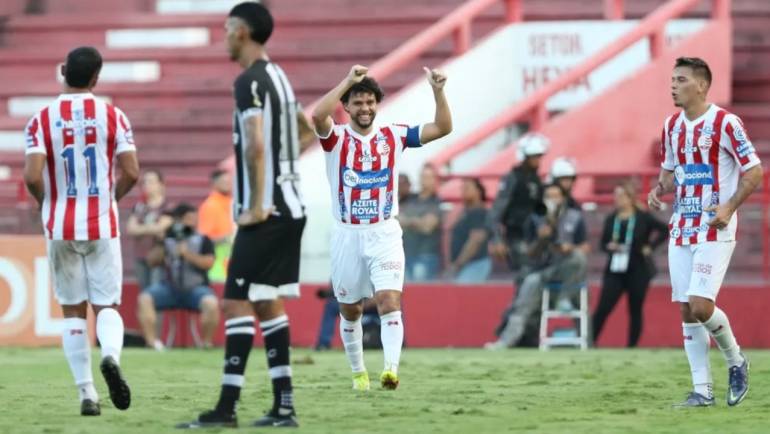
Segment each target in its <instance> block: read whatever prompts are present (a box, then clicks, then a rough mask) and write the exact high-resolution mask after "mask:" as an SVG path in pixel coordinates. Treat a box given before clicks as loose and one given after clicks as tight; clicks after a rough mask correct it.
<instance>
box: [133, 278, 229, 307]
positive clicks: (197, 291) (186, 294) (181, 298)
mask: <svg viewBox="0 0 770 434" xmlns="http://www.w3.org/2000/svg"><path fill="white" fill-rule="evenodd" d="M144 292H145V293H147V294H150V295H151V296H152V299H153V302H154V303H155V309H156V310H168V309H187V310H194V311H199V310H200V305H201V300H202V299H203V297H205V296H207V295H214V291H213V290H212V289H211V288H209V287H208V286H205V285H201V286H196V287H195V288H193V289H190V290H187V291H177V290H175V289H174V288H172V287H171V286H170V285H168V284H166V283H164V282H160V283H156V284H154V285H150V286H149V287H148V288H147V289H145V290H144Z"/></svg>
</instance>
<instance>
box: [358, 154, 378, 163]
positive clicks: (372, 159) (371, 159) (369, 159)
mask: <svg viewBox="0 0 770 434" xmlns="http://www.w3.org/2000/svg"><path fill="white" fill-rule="evenodd" d="M358 161H359V162H361V163H374V162H375V161H377V156H376V155H372V154H369V155H362V156H360V157H358Z"/></svg>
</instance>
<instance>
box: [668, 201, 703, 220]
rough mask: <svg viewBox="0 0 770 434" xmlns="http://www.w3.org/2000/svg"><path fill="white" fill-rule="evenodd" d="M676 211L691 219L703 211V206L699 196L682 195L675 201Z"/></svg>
mask: <svg viewBox="0 0 770 434" xmlns="http://www.w3.org/2000/svg"><path fill="white" fill-rule="evenodd" d="M675 206H676V212H677V213H678V214H679V215H680V216H681V217H682V218H686V219H692V218H696V217H700V215H701V214H702V213H703V206H702V203H701V198H699V197H682V198H679V199H678V200H677V201H676V204H675Z"/></svg>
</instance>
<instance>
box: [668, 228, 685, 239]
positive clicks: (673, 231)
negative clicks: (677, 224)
mask: <svg viewBox="0 0 770 434" xmlns="http://www.w3.org/2000/svg"><path fill="white" fill-rule="evenodd" d="M669 234H670V235H671V238H679V237H680V236H681V235H682V230H681V229H679V228H673V229H671V232H670V233H669Z"/></svg>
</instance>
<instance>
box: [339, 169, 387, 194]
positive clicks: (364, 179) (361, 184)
mask: <svg viewBox="0 0 770 434" xmlns="http://www.w3.org/2000/svg"><path fill="white" fill-rule="evenodd" d="M388 181H390V169H387V168H386V169H382V170H376V171H368V172H357V171H355V170H353V169H351V168H349V167H344V168H343V169H342V182H343V183H344V184H345V186H347V187H350V188H356V189H360V190H371V189H373V188H382V187H386V186H387V185H388Z"/></svg>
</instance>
